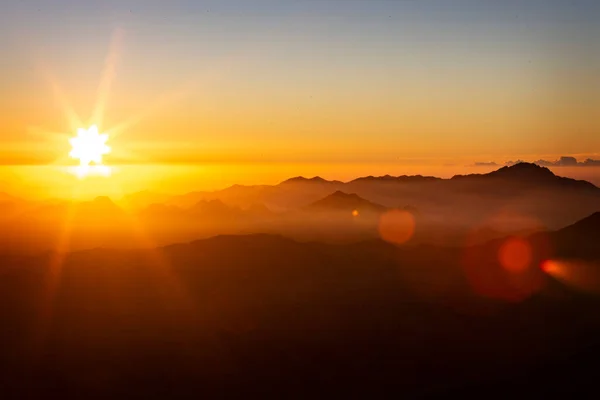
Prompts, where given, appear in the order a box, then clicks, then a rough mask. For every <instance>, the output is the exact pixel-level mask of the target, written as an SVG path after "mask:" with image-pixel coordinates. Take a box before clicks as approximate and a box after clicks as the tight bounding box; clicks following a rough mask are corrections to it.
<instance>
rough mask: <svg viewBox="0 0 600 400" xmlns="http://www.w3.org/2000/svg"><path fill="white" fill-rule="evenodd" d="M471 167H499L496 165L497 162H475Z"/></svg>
mask: <svg viewBox="0 0 600 400" xmlns="http://www.w3.org/2000/svg"><path fill="white" fill-rule="evenodd" d="M473 166H475V167H499V166H500V164H498V163H497V162H494V161H490V162H485V161H484V162H476V163H475V164H474V165H473Z"/></svg>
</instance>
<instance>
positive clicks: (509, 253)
mask: <svg viewBox="0 0 600 400" xmlns="http://www.w3.org/2000/svg"><path fill="white" fill-rule="evenodd" d="M498 258H499V261H500V264H501V265H502V267H504V269H506V270H508V271H510V272H521V271H524V270H525V269H527V267H529V266H530V265H531V261H532V251H531V246H530V245H529V243H528V242H527V241H526V240H525V239H521V238H510V239H508V240H506V242H504V243H503V244H502V246H501V247H500V250H499V251H498Z"/></svg>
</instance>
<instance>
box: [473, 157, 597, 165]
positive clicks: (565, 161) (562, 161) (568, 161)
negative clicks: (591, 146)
mask: <svg viewBox="0 0 600 400" xmlns="http://www.w3.org/2000/svg"><path fill="white" fill-rule="evenodd" d="M522 162H526V161H523V160H517V161H507V162H506V163H505V164H504V165H507V166H511V165H515V164H518V163H522ZM533 163H534V164H537V165H540V166H542V167H600V160H594V159H591V158H588V159H586V160H584V161H577V159H576V158H575V157H567V156H563V157H561V158H559V159H558V160H556V161H548V160H537V161H534V162H533ZM474 166H475V167H499V166H500V164H498V163H496V162H494V161H490V162H476V163H475V164H474Z"/></svg>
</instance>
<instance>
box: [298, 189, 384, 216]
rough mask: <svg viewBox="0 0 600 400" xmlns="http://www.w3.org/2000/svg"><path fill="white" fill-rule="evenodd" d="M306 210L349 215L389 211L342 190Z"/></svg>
mask: <svg viewBox="0 0 600 400" xmlns="http://www.w3.org/2000/svg"><path fill="white" fill-rule="evenodd" d="M306 209H307V210H312V211H344V212H348V213H351V212H352V211H354V210H356V211H358V212H359V213H362V212H373V213H381V212H384V211H386V210H387V208H386V207H384V206H382V205H380V204H376V203H373V202H371V201H369V200H365V199H363V198H362V197H360V196H359V195H357V194H356V193H344V192H342V191H341V190H338V191H335V192H334V193H332V194H330V195H329V196H327V197H325V198H323V199H321V200H318V201H316V202H314V203H312V204H310V205H309V206H307V207H306Z"/></svg>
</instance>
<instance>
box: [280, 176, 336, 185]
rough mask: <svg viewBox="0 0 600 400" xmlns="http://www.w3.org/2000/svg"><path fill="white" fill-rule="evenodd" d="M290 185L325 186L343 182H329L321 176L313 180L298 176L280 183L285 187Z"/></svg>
mask: <svg viewBox="0 0 600 400" xmlns="http://www.w3.org/2000/svg"><path fill="white" fill-rule="evenodd" d="M289 183H324V184H340V183H343V182H340V181H328V180H326V179H323V178H321V177H320V176H315V177H312V178H305V177H303V176H296V177H294V178H290V179H287V180H285V181H283V182H281V183H280V185H285V184H289Z"/></svg>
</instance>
